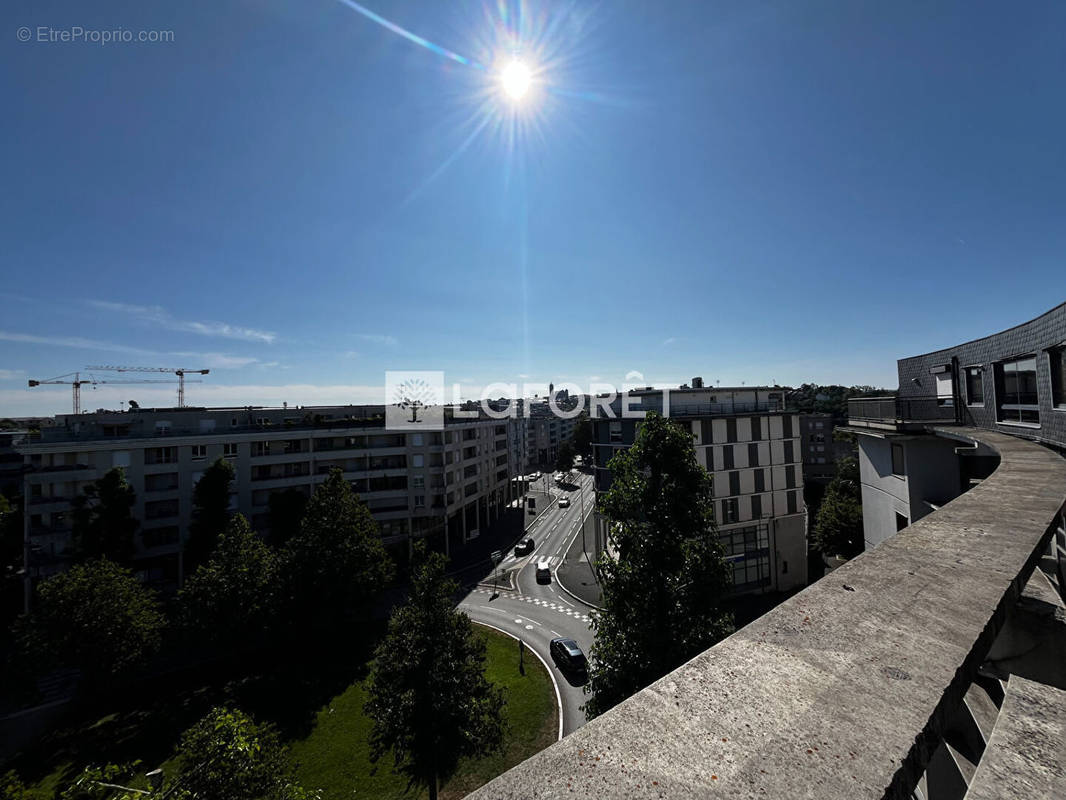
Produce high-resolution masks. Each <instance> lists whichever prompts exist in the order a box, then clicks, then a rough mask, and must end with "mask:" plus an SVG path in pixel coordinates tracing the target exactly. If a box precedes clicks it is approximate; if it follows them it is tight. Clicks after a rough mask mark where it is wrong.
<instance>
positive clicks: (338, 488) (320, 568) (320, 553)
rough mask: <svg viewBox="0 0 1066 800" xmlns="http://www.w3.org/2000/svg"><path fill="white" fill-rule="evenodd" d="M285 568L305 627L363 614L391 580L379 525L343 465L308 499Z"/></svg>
mask: <svg viewBox="0 0 1066 800" xmlns="http://www.w3.org/2000/svg"><path fill="white" fill-rule="evenodd" d="M282 569H283V581H284V584H285V594H286V597H285V602H286V603H287V604H288V610H289V612H290V613H292V614H294V615H296V618H297V619H296V622H297V623H298V624H305V625H306V624H313V623H315V624H330V625H333V624H336V623H337V622H339V621H341V620H344V619H351V618H353V617H356V616H358V614H359V613H360V612H362V611H363V610H365V605H366V603H367V602H368V601H369V600H370V599H371V598H373V597H375V596H376V595H377V594H378V593H379V592H380V591H381V589H382V588H383V587H384V585H385V583H386V582H387V581H388V580H389V579H390V578H391V576H392V562H391V561H390V560H389V557H388V555H387V554H386V552H385V547H384V545H383V544H382V542H381V536H380V534H379V531H378V526H377V523H376V522H375V521H374V518H373V517H372V516H371V515H370V511H369V510H367V507H366V505H365V504H364V503H363V502H362V501H361V500H360V499H359V496H358V495H356V493H355V492H354V491H353V490H352V487H351V485H350V484H349V483H348V482H347V481H346V480H345V479H344V474H343V473H342V472H341V471H340V470H339V469H334V470H332V471H331V472H330V474H329V477H328V478H327V479H326V480H325V482H323V483H322V484H320V485H319V486H318V488H316V489H315V493H314V494H313V495H312V496H311V499H310V500H308V502H307V508H306V510H305V511H304V517H303V521H302V522H301V524H300V532H299V533H298V534H297V535H296V536H295V537H293V539H292V540H291V541H289V543H288V544H287V545H286V546H285V550H284V553H283V556H282Z"/></svg>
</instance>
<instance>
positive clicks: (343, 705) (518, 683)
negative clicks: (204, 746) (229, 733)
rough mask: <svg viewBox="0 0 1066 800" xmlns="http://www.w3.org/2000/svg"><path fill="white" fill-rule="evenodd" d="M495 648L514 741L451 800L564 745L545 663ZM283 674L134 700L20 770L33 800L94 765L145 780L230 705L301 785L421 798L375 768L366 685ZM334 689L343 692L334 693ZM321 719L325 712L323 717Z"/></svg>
mask: <svg viewBox="0 0 1066 800" xmlns="http://www.w3.org/2000/svg"><path fill="white" fill-rule="evenodd" d="M475 630H476V631H477V633H478V635H479V636H481V637H482V638H483V639H484V640H485V643H486V647H487V652H486V655H487V658H486V673H487V675H488V678H489V679H490V680H491V681H492V682H493V683H495V684H496V685H497V686H500V687H502V688H503V689H504V692H505V698H506V700H507V704H506V705H505V706H504V721H505V726H506V732H505V736H504V746H503V752H502V753H500V754H496V755H493V756H489V757H487V758H483V759H477V760H471V761H466V762H464V763H463V764H461V765H460V769H459V773H458V774H457V775H456V776H455V777H454V778H453V779H452V780H451V781H450V782H449V783H448V784H447V785H445V786H444V787H442V791H441V797H442V798H459V797H462V796H464V795H465V794H467V793H468V792H470V791H473V790H474V789H475V788H477V787H478V786H481V785H482V784H483V783H485V782H487V781H488V780H490V779H491V778H493V777H495V776H496V775H498V774H500V773H501V772H503V771H504V770H506V769H508V768H509V767H511V766H514V765H515V764H517V763H519V762H520V761H522V760H524V759H526V758H528V757H529V756H531V755H533V754H534V753H536V752H537V751H539V750H541V749H543V748H544V747H546V746H547V745H549V744H551V742H553V741H555V738H556V735H557V732H558V725H559V720H558V715H557V714H558V712H557V710H556V700H555V690H554V688H553V687H552V682H551V678H550V677H549V676H548V674H547V673H546V672H545V670H544V667H543V666H542V665H541V663H540V662H539V661H538V660H537V659H536V657H534V656H531V655H530V654H528V653H527V654H526V658H525V674H524V675H523V674H521V673H520V672H519V670H518V644H517V642H516V641H515V640H514V639H511V638H510V637H509V636H505V635H503V634H500V633H496V632H495V631H493V630H490V629H488V628H484V627H481V626H475ZM300 675H301V673H299V672H289V671H279V672H277V673H275V674H273V675H270V676H259V677H256V678H251V679H248V680H245V681H236V682H234V681H230V682H228V683H227V684H225V685H224V686H221V687H219V686H215V687H209V688H204V687H202V686H200V685H195V686H187V687H175V688H174V691H173V692H172V693H169V694H168V695H167V696H165V697H156V698H153V699H152V700H151V701H150V702H149V701H146V700H145V699H144V698H135V699H131V702H130V704H129V706H127V707H125V708H121V709H117V710H115V711H114V712H112V713H107V714H103V713H95V714H88V715H87V716H84V717H82V718H83V719H91V720H92V722H90V723H86V724H81V725H73V726H71V727H69V728H67V729H66V730H59V731H56V732H55V733H54V734H53V735H52V736H49V737H47V738H46V739H45V741H44V742H42V744H41V745H40V746H39V747H37V748H35V749H34V751H31V752H30V753H27V754H25V755H24V757H23V758H21V759H19V760H18V761H16V763H14V764H12V765H5V766H4V767H3V768H0V774H2V773H3V771H4V770H5V769H7V768H8V767H9V766H14V767H15V768H16V769H17V771H18V772H19V773H20V774H21V776H22V778H23V779H24V780H25V781H26V782H27V783H28V784H30V785H31V790H32V796H33V798H34V800H52V797H53V793H54V791H55V789H56V787H58V786H60V785H61V784H63V783H65V782H66V781H68V780H70V779H72V778H73V777H74V776H75V775H77V774H78V772H79V771H80V769H81V768H82V767H83V766H85V765H87V764H92V763H97V764H99V763H103V762H106V761H111V762H126V761H132V760H134V759H140V760H141V761H142V767H141V769H143V770H148V769H151V768H153V767H154V766H163V767H164V769H166V768H167V767H168V766H169V763H168V759H169V757H170V756H171V754H172V752H173V748H174V745H175V743H176V742H177V739H178V737H179V736H180V733H181V731H182V730H184V729H185V728H186V727H188V725H190V724H192V723H193V722H195V721H196V719H198V718H199V717H200V716H202V715H203V714H204V713H206V712H207V710H208V709H209V708H210V707H211V706H212V705H215V704H218V703H223V702H230V703H233V704H234V705H236V706H238V707H240V708H242V709H244V710H245V711H248V712H249V713H251V714H252V715H253V716H255V717H256V718H257V719H260V720H263V721H271V722H274V723H275V724H277V725H278V727H279V730H280V731H281V733H282V735H283V737H284V738H285V739H286V740H287V741H288V743H289V746H290V748H291V753H292V756H293V758H294V759H295V760H296V762H297V763H298V765H299V767H298V769H299V777H300V781H301V783H303V784H304V786H306V787H307V788H309V789H310V788H319V789H321V790H322V795H323V800H340V799H341V798H344V800H351V798H360V797H373V798H400V797H405V798H414V797H416V796H425V793H422V795H415V794H414V793H413V792H412V793H410V794H406V795H405V794H404V789H405V787H406V784H407V781H406V779H405V778H403V777H402V776H399V775H396V774H395V773H393V771H392V759H391V757H390V756H386V757H385V758H384V759H382V760H381V761H380V762H379V763H378V765H377V766H376V767H375V766H374V765H372V764H371V763H370V758H369V746H368V742H367V739H368V736H369V733H370V721H369V719H367V718H366V717H365V716H364V715H363V703H364V702H365V700H366V693H365V691H364V688H363V681H362V680H361V679H359V680H356V681H355V682H354V683H352V682H351V677H348V679H347V680H344V679H343V677H342V676H340V675H333V676H330V675H323V674H318V675H315V676H313V677H312V676H307V675H303V676H302V677H303V679H302V680H301V678H300V677H299V676H300ZM330 686H332V687H334V688H333V689H332V691H330V688H329V687H330ZM316 709H317V712H316V711H315V710H316Z"/></svg>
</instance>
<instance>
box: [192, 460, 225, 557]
mask: <svg viewBox="0 0 1066 800" xmlns="http://www.w3.org/2000/svg"><path fill="white" fill-rule="evenodd" d="M233 475H234V472H233V465H232V464H230V463H229V461H227V460H226V459H224V458H218V459H217V460H216V461H215V462H214V463H213V464H212V465H211V466H209V467H208V468H207V469H206V470H204V474H203V475H201V476H200V480H198V481H197V482H196V486H194V487H193V490H192V503H193V515H194V516H193V521H192V524H191V525H190V526H189V541H188V543H187V544H186V545H185V571H186V572H189V571H191V570H194V569H196V568H197V567H198V566H200V565H201V564H203V563H205V562H206V561H207V559H208V557H209V556H210V555H211V551H213V550H214V549H215V545H216V544H217V543H218V536H219V534H220V533H222V531H224V530H225V529H226V525H227V524H228V523H229V518H230V510H229V495H230V486H231V485H232V484H233Z"/></svg>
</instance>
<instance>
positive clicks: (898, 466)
mask: <svg viewBox="0 0 1066 800" xmlns="http://www.w3.org/2000/svg"><path fill="white" fill-rule="evenodd" d="M892 474H893V475H898V476H900V477H901V478H902V477H903V476H904V475H906V474H907V473H906V472H905V471H904V462H903V445H901V444H893V445H892Z"/></svg>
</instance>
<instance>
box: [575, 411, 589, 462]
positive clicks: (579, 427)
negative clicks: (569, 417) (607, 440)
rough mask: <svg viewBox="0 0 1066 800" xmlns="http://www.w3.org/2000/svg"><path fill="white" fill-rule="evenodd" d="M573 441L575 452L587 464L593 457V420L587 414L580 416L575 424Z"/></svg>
mask: <svg viewBox="0 0 1066 800" xmlns="http://www.w3.org/2000/svg"><path fill="white" fill-rule="evenodd" d="M573 441H574V452H576V453H577V454H578V455H579V456H581V460H582V461H584V462H585V463H586V464H587V463H588V462H589V461H590V460H591V459H592V421H591V420H589V418H588V415H587V414H582V415H581V416H580V417H578V420H577V422H576V423H575V424H574V436H573Z"/></svg>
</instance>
